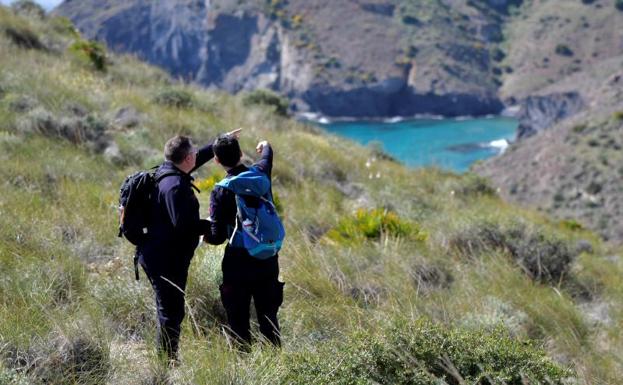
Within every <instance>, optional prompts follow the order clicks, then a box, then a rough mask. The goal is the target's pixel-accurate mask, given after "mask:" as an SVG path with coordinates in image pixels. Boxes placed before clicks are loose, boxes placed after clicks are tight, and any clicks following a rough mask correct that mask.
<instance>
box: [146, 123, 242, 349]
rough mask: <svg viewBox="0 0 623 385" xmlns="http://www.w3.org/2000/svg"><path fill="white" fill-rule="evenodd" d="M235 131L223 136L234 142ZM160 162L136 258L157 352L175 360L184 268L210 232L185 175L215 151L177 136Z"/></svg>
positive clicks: (165, 147) (182, 309) (189, 178)
mask: <svg viewBox="0 0 623 385" xmlns="http://www.w3.org/2000/svg"><path fill="white" fill-rule="evenodd" d="M239 131H240V130H236V131H232V132H231V133H228V134H226V136H231V137H236V136H237V135H239ZM164 157H165V162H164V163H163V164H162V165H161V166H160V167H159V168H158V169H157V170H156V172H155V174H154V177H155V180H156V181H157V185H158V191H157V194H155V196H154V197H153V199H152V202H151V206H152V207H151V212H150V214H151V217H150V218H151V220H150V226H149V228H148V237H147V241H146V242H145V243H144V244H142V245H140V246H139V247H138V248H137V256H138V260H139V263H140V264H141V266H142V267H143V269H144V270H145V273H146V274H147V277H148V278H149V281H150V282H151V285H152V287H153V289H154V293H155V295H156V310H157V316H158V347H159V351H160V352H162V353H165V354H166V355H167V357H168V358H169V359H173V360H175V359H177V350H178V344H179V337H180V325H181V323H182V320H183V319H184V314H185V313H184V290H185V289H186V279H187V277H188V268H189V266H190V261H191V259H192V257H193V254H194V252H195V248H196V247H197V245H198V243H199V237H200V235H201V234H204V233H205V232H206V231H207V229H208V228H209V222H208V221H207V220H202V219H200V218H199V201H198V200H197V198H196V197H195V193H194V191H193V188H195V187H194V185H193V184H192V181H193V177H192V176H191V175H190V174H191V173H192V171H194V170H196V169H197V168H198V167H200V166H202V165H203V164H205V163H206V162H208V161H209V160H210V159H212V158H213V157H214V152H213V150H212V144H209V145H207V146H205V147H202V148H200V149H197V148H196V147H194V146H193V144H192V142H191V140H190V138H188V137H185V136H179V135H178V136H175V137H173V138H171V139H169V141H167V143H166V144H165V146H164ZM195 189H196V188H195Z"/></svg>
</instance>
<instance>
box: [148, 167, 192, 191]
mask: <svg viewBox="0 0 623 385" xmlns="http://www.w3.org/2000/svg"><path fill="white" fill-rule="evenodd" d="M154 174H155V172H154V173H152V176H154ZM172 175H179V176H182V177H183V176H184V174H181V173H179V172H177V171H169V172H165V173H164V174H162V175H158V177H157V178H154V180H155V181H156V183H160V181H161V180H163V179H164V178H166V177H168V176H172ZM190 187H191V188H193V189H194V190H195V191H197V194H201V190H199V187H197V186H195V184H194V183H193V182H190Z"/></svg>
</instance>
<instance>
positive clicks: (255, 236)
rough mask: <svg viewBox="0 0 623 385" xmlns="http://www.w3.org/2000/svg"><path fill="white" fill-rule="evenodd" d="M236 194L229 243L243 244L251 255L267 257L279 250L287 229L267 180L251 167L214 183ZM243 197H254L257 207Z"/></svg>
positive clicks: (262, 174)
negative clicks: (236, 218)
mask: <svg viewBox="0 0 623 385" xmlns="http://www.w3.org/2000/svg"><path fill="white" fill-rule="evenodd" d="M216 185H217V186H221V187H222V188H226V189H228V190H230V191H232V192H233V193H234V194H236V207H237V214H236V215H237V217H238V220H237V221H236V227H235V228H234V231H233V232H232V235H231V238H230V239H229V243H230V244H231V245H233V246H235V247H244V248H245V249H246V250H247V251H248V252H249V254H250V255H251V256H252V257H255V258H257V259H267V258H270V257H272V256H274V255H275V254H277V252H278V251H279V250H280V249H281V244H282V243H283V239H284V238H285V235H286V232H285V230H284V228H283V224H282V223H281V220H280V219H279V216H278V215H277V210H276V208H275V204H274V203H273V199H272V196H271V194H270V179H269V178H268V176H267V175H266V174H264V173H263V172H261V171H259V170H258V169H256V168H254V167H251V168H249V170H248V171H244V172H242V173H240V174H238V175H235V176H232V177H227V178H225V179H223V180H221V181H220V182H218V183H217V184H216ZM245 197H254V198H257V200H254V201H256V202H258V204H257V205H254V206H257V207H251V206H249V205H248V202H247V201H246V200H245ZM239 226H241V227H242V228H238V227H239Z"/></svg>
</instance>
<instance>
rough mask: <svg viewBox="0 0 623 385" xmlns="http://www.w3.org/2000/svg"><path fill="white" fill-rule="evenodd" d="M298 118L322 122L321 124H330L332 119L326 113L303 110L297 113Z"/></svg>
mask: <svg viewBox="0 0 623 385" xmlns="http://www.w3.org/2000/svg"><path fill="white" fill-rule="evenodd" d="M297 118H298V119H300V120H306V121H309V122H314V123H320V124H330V123H331V120H330V119H329V118H327V117H326V116H324V115H321V114H318V113H315V112H301V113H300V114H298V115H297Z"/></svg>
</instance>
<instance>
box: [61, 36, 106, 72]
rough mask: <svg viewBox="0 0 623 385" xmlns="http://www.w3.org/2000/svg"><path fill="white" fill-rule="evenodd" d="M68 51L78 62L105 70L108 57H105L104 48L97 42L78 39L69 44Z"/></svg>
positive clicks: (98, 69)
mask: <svg viewBox="0 0 623 385" xmlns="http://www.w3.org/2000/svg"><path fill="white" fill-rule="evenodd" d="M69 52H70V53H71V54H72V55H73V57H74V58H75V59H76V60H78V61H79V62H81V63H83V64H85V65H87V66H89V67H91V68H94V69H96V70H97V71H102V72H104V71H106V67H107V65H108V59H107V58H106V48H104V46H103V45H101V44H100V43H98V42H95V41H87V40H78V41H76V42H75V43H73V44H72V45H70V46H69Z"/></svg>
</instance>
